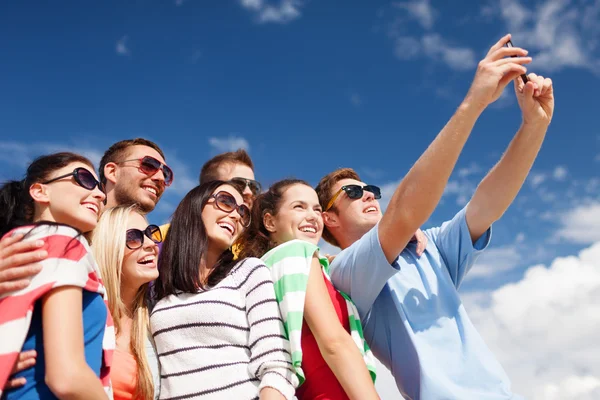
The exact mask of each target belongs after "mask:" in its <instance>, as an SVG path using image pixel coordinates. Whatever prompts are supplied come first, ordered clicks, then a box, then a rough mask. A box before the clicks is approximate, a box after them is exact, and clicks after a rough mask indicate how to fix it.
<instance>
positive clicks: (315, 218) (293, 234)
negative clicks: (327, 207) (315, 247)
mask: <svg viewBox="0 0 600 400" xmlns="http://www.w3.org/2000/svg"><path fill="white" fill-rule="evenodd" d="M278 206H279V210H278V211H277V213H276V214H275V215H271V214H266V215H265V217H264V225H265V227H266V228H267V230H269V232H271V240H272V241H273V242H275V243H277V244H281V243H285V242H287V241H290V240H293V239H300V240H304V241H307V242H310V243H313V244H317V243H318V242H319V239H321V235H322V234H323V217H322V215H321V205H320V204H319V198H318V196H317V193H316V192H315V191H314V189H313V188H311V187H310V186H306V185H305V184H302V183H297V184H294V185H291V186H290V187H288V188H287V189H286V190H285V191H284V192H283V196H282V198H281V201H280V203H279V205H278Z"/></svg>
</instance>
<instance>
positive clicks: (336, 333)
mask: <svg viewBox="0 0 600 400" xmlns="http://www.w3.org/2000/svg"><path fill="white" fill-rule="evenodd" d="M304 319H305V320H306V323H307V324H308V327H309V328H310V330H311V332H312V333H313V335H314V336H315V339H316V341H317V345H318V346H319V350H320V351H321V355H323V359H325V362H327V365H328V366H329V368H331V371H332V372H333V373H334V374H335V377H336V378H337V380H338V381H339V382H340V384H341V385H342V387H343V388H344V391H345V392H346V395H348V397H349V398H350V399H352V400H367V399H379V396H378V395H377V392H376V391H375V386H374V385H373V380H372V379H371V375H370V374H369V371H368V370H367V366H366V364H365V361H364V359H363V356H362V354H361V353H360V351H359V350H358V347H357V346H356V343H354V340H353V339H352V337H351V336H350V334H349V333H348V332H346V330H345V329H344V327H343V326H342V324H341V323H340V321H339V319H338V316H337V314H336V312H335V309H334V307H333V304H332V303H331V298H330V297H329V293H328V291H327V287H326V286H325V282H324V281H323V273H322V272H321V264H320V263H319V259H318V258H316V257H313V259H312V263H311V267H310V274H309V276H308V285H307V288H306V300H305V302H304Z"/></svg>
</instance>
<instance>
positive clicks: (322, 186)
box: [315, 168, 360, 247]
mask: <svg viewBox="0 0 600 400" xmlns="http://www.w3.org/2000/svg"><path fill="white" fill-rule="evenodd" d="M342 179H355V180H357V181H360V177H359V176H358V174H357V173H356V171H355V170H353V169H352V168H340V169H336V170H335V171H333V172H332V173H330V174H327V175H325V176H324V177H323V178H321V180H320V181H319V184H318V185H317V187H316V188H315V192H317V196H319V203H320V204H321V207H323V210H325V208H327V203H329V201H330V200H331V196H333V193H332V190H333V187H334V186H335V184H336V183H338V182H339V181H341V180H342ZM329 211H333V212H337V211H336V208H335V206H333V207H331V208H330V209H329ZM323 239H325V241H326V242H328V243H330V244H332V245H334V246H338V247H339V246H340V244H339V243H338V241H337V240H335V238H334V237H333V235H332V234H331V232H329V230H328V229H327V227H326V226H324V227H323Z"/></svg>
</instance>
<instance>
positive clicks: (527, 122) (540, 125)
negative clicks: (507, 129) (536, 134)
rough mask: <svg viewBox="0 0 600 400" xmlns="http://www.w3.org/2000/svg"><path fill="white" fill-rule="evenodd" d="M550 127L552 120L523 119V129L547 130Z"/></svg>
mask: <svg viewBox="0 0 600 400" xmlns="http://www.w3.org/2000/svg"><path fill="white" fill-rule="evenodd" d="M549 125H550V120H548V119H544V118H523V121H522V122H521V128H523V129H532V130H546V129H548V126H549Z"/></svg>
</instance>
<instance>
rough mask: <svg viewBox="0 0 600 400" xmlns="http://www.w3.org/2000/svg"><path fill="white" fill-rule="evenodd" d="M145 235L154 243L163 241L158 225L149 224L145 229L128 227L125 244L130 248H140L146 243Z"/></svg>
mask: <svg viewBox="0 0 600 400" xmlns="http://www.w3.org/2000/svg"><path fill="white" fill-rule="evenodd" d="M144 235H145V236H146V237H147V238H148V239H150V240H152V241H153V242H154V243H157V244H158V243H160V242H162V233H161V232H160V228H159V227H158V226H157V225H148V226H147V227H146V229H144V230H143V231H142V230H141V229H135V228H134V229H127V233H126V236H125V237H126V239H125V245H126V246H127V248H128V249H130V250H136V249H139V248H140V247H142V246H143V245H144Z"/></svg>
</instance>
